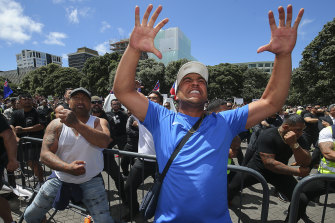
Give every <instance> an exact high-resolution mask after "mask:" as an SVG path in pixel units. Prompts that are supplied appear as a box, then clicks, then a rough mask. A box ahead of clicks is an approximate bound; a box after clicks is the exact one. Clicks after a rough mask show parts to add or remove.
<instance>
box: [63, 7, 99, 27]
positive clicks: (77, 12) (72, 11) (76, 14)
mask: <svg viewBox="0 0 335 223" xmlns="http://www.w3.org/2000/svg"><path fill="white" fill-rule="evenodd" d="M65 10H66V16H67V18H68V20H69V22H70V23H75V24H78V23H79V18H80V17H82V18H84V17H87V16H89V15H90V14H92V13H93V12H94V10H93V9H91V8H89V7H85V8H74V7H72V6H71V7H68V8H66V9H65Z"/></svg>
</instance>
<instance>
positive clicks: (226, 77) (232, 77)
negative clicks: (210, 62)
mask: <svg viewBox="0 0 335 223" xmlns="http://www.w3.org/2000/svg"><path fill="white" fill-rule="evenodd" d="M208 72H209V74H210V76H209V81H208V82H209V83H208V99H209V100H211V99H215V98H223V99H227V98H231V97H241V93H242V86H243V69H242V68H241V67H240V66H238V65H233V64H229V63H225V64H224V63H221V64H218V65H215V66H208Z"/></svg>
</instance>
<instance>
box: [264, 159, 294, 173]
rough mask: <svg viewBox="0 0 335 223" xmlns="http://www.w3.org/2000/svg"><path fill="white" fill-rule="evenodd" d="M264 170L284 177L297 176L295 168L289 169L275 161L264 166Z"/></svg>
mask: <svg viewBox="0 0 335 223" xmlns="http://www.w3.org/2000/svg"><path fill="white" fill-rule="evenodd" d="M265 168H266V169H268V170H270V171H271V172H274V173H278V174H284V175H294V176H298V174H299V172H298V170H297V169H296V168H293V167H289V166H287V165H285V164H284V163H282V162H279V161H277V160H274V161H272V162H271V163H270V164H266V165H265Z"/></svg>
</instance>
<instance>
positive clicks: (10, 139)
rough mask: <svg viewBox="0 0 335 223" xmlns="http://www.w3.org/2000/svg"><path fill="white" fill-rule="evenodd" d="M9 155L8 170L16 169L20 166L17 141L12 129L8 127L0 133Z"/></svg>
mask: <svg viewBox="0 0 335 223" xmlns="http://www.w3.org/2000/svg"><path fill="white" fill-rule="evenodd" d="M0 137H2V138H3V141H4V145H5V148H6V152H7V156H8V164H7V170H9V171H14V170H16V169H17V168H18V167H19V163H18V161H17V159H16V157H17V142H16V138H15V135H14V133H13V131H12V129H6V130H5V131H2V132H1V133H0Z"/></svg>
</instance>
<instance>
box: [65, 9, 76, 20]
mask: <svg viewBox="0 0 335 223" xmlns="http://www.w3.org/2000/svg"><path fill="white" fill-rule="evenodd" d="M66 14H67V18H68V20H69V21H70V23H79V18H78V9H76V8H75V9H74V8H67V9H66Z"/></svg>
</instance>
